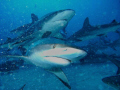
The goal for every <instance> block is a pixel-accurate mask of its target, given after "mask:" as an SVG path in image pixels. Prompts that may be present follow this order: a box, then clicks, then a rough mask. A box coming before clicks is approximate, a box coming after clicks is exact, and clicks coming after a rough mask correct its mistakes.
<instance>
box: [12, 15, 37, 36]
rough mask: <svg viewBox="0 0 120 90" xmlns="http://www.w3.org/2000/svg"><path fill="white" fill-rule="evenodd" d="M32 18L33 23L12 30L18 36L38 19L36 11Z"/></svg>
mask: <svg viewBox="0 0 120 90" xmlns="http://www.w3.org/2000/svg"><path fill="white" fill-rule="evenodd" d="M31 19H32V22H31V23H28V24H25V25H22V26H20V27H17V28H16V29H13V30H11V31H10V32H11V33H13V34H15V35H16V34H17V36H18V35H21V34H23V33H24V32H25V31H26V30H27V29H28V28H29V27H30V26H31V25H33V24H34V23H35V22H36V21H38V17H37V15H35V14H34V13H32V14H31Z"/></svg>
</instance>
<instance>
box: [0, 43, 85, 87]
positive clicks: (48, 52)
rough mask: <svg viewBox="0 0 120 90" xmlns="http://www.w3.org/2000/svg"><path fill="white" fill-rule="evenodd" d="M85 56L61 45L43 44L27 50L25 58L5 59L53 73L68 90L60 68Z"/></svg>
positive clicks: (82, 52)
mask: <svg viewBox="0 0 120 90" xmlns="http://www.w3.org/2000/svg"><path fill="white" fill-rule="evenodd" d="M86 54H87V53H86V52H85V51H83V50H80V49H77V48H74V47H71V46H67V45H63V44H45V45H36V46H34V47H33V48H30V49H29V50H27V53H26V56H9V55H8V56H5V57H9V58H19V59H23V60H25V61H27V62H29V63H31V64H34V65H36V66H39V67H41V68H43V69H45V70H46V71H48V72H51V73H53V74H54V75H55V76H57V77H58V79H59V80H60V81H62V83H63V84H64V85H65V86H67V87H68V88H69V89H70V88H71V87H70V84H69V81H68V79H67V77H66V76H65V74H64V73H63V71H62V70H61V67H64V66H68V65H69V64H71V62H75V61H77V60H80V59H82V58H83V57H85V56H86ZM1 57H2V56H1ZM3 57H4V56H3Z"/></svg>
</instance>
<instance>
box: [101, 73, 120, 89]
mask: <svg viewBox="0 0 120 90" xmlns="http://www.w3.org/2000/svg"><path fill="white" fill-rule="evenodd" d="M102 81H103V82H104V83H106V84H108V85H110V86H112V87H114V88H116V89H117V90H120V75H117V76H110V77H105V78H103V79H102Z"/></svg>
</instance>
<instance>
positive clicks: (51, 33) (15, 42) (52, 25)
mask: <svg viewBox="0 0 120 90" xmlns="http://www.w3.org/2000/svg"><path fill="white" fill-rule="evenodd" d="M74 15H75V11H74V10H72V9H65V10H59V11H55V12H52V13H49V14H47V15H45V16H43V17H41V18H40V19H39V20H38V21H36V22H35V23H34V24H32V25H31V26H30V27H29V28H28V29H27V30H26V31H25V33H23V34H22V35H21V36H19V37H16V38H14V39H12V42H10V43H7V44H1V45H0V47H1V48H6V47H7V48H10V49H12V48H14V47H18V46H22V47H24V45H27V46H29V45H31V44H32V43H34V42H35V41H37V40H40V39H43V38H48V37H54V38H56V37H57V38H64V37H63V35H62V34H61V33H60V31H61V30H63V29H65V28H66V26H67V25H68V22H69V21H70V20H71V19H72V17H73V16H74ZM63 31H65V30H63Z"/></svg>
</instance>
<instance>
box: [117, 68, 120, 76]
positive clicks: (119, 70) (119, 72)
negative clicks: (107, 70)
mask: <svg viewBox="0 0 120 90" xmlns="http://www.w3.org/2000/svg"><path fill="white" fill-rule="evenodd" d="M117 75H120V67H118V70H117Z"/></svg>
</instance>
